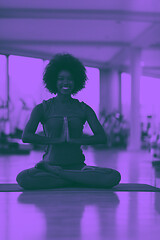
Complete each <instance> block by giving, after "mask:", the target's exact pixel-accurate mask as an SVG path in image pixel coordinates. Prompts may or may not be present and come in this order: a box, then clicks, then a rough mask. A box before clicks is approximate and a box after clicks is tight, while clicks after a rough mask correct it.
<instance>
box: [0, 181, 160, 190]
mask: <svg viewBox="0 0 160 240" xmlns="http://www.w3.org/2000/svg"><path fill="white" fill-rule="evenodd" d="M26 191H105V192H106V191H113V192H160V188H157V187H153V186H151V185H148V184H140V183H120V184H119V185H117V186H115V187H113V188H111V189H107V188H88V187H86V188H84V187H82V188H54V189H39V190H25V189H23V188H21V187H20V186H19V185H18V184H16V183H15V184H14V183H4V184H0V192H26Z"/></svg>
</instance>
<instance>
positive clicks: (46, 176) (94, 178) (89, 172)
mask: <svg viewBox="0 0 160 240" xmlns="http://www.w3.org/2000/svg"><path fill="white" fill-rule="evenodd" d="M50 167H51V171H50V169H49V170H48V169H46V168H45V167H44V166H43V163H42V164H39V166H38V165H37V166H36V167H33V168H29V169H26V170H23V171H22V172H20V173H19V174H18V175H17V178H16V180H17V182H18V184H19V185H20V186H21V187H23V188H24V189H51V188H64V187H91V188H112V187H114V186H116V185H117V184H119V182H120V180H121V175H120V173H119V172H118V171H116V170H113V169H110V168H100V167H94V166H86V165H83V166H82V165H81V166H79V167H78V166H76V167H75V168H74V169H67V170H66V169H64V168H60V167H55V166H54V167H53V169H52V166H51V165H50Z"/></svg>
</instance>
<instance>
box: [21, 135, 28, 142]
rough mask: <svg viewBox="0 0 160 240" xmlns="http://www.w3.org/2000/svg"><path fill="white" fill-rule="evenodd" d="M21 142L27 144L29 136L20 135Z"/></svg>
mask: <svg viewBox="0 0 160 240" xmlns="http://www.w3.org/2000/svg"><path fill="white" fill-rule="evenodd" d="M22 142H23V143H28V142H29V135H27V134H22Z"/></svg>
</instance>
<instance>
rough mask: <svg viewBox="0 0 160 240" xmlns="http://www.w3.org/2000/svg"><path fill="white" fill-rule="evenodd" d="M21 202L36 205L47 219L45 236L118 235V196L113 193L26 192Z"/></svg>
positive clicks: (92, 236)
mask: <svg viewBox="0 0 160 240" xmlns="http://www.w3.org/2000/svg"><path fill="white" fill-rule="evenodd" d="M18 203H21V204H34V205H35V206H36V207H37V209H38V210H39V211H40V212H41V213H43V215H44V217H45V221H46V237H45V239H76V240H78V239H80V240H81V239H83V240H84V239H93V240H94V239H95V240H97V239H98V237H99V236H101V237H105V238H106V237H107V236H109V237H111V236H113V235H115V234H116V233H115V231H114V229H115V228H116V209H117V206H118V205H119V198H118V196H117V194H116V193H113V192H108V193H106V192H101V191H95V192H94V191H89V192H88V191H55V192H53V191H52V192H49V191H47V192H43V193H42V192H39V191H36V192H24V193H22V194H21V195H20V196H19V197H18Z"/></svg>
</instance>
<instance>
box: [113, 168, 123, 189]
mask: <svg viewBox="0 0 160 240" xmlns="http://www.w3.org/2000/svg"><path fill="white" fill-rule="evenodd" d="M112 175H113V186H116V185H118V184H119V182H120V181H121V174H120V172H118V171H117V170H114V169H113V173H112Z"/></svg>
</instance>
